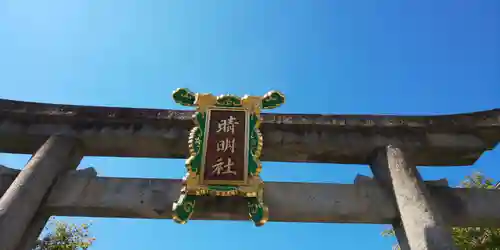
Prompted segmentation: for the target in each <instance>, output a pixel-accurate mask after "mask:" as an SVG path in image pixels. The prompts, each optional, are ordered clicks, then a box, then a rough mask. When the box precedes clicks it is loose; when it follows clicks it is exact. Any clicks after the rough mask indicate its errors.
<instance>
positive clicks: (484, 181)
mask: <svg viewBox="0 0 500 250" xmlns="http://www.w3.org/2000/svg"><path fill="white" fill-rule="evenodd" d="M499 186H500V185H499V184H498V183H497V184H495V183H494V181H493V180H492V179H490V178H486V177H485V176H484V175H483V174H481V173H479V172H476V173H474V174H472V175H471V176H466V178H465V180H464V181H462V183H461V184H460V186H459V187H461V188H484V189H499ZM452 233H453V239H454V241H455V244H456V245H457V247H458V248H459V249H463V250H498V249H500V228H483V227H465V228H458V227H456V228H453V232H452ZM394 235H395V234H394V230H392V229H389V230H385V231H383V232H382V236H394ZM393 249H400V248H399V246H397V245H396V246H394V247H393Z"/></svg>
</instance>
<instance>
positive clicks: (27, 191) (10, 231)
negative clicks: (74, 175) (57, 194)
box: [0, 136, 82, 250]
mask: <svg viewBox="0 0 500 250" xmlns="http://www.w3.org/2000/svg"><path fill="white" fill-rule="evenodd" d="M81 159H82V154H81V151H80V149H79V146H78V141H77V140H76V139H74V138H68V137H63V136H51V137H50V138H49V139H48V140H47V141H46V142H45V143H44V144H43V145H42V147H41V148H40V149H39V150H38V151H37V152H36V153H35V154H34V155H33V156H32V157H31V159H30V160H29V161H28V163H27V164H26V166H25V167H24V169H23V170H22V171H21V172H20V173H19V175H18V176H17V177H16V179H15V180H14V182H13V183H12V184H11V185H10V187H9V189H7V191H6V192H5V194H4V195H3V196H2V197H1V198H0V249H2V250H15V249H16V247H17V246H18V245H19V244H20V243H21V242H20V241H21V239H22V237H23V235H24V234H25V231H26V230H27V229H28V228H29V227H30V223H31V222H32V221H33V219H34V218H35V215H36V214H37V211H38V209H39V207H40V205H41V204H42V202H43V199H44V197H45V196H46V195H47V193H48V191H49V189H50V187H51V186H52V184H53V183H54V182H55V181H56V179H57V177H58V176H59V175H60V174H61V173H63V172H64V171H65V170H67V169H70V168H72V167H73V168H76V166H78V164H79V162H80V160H81Z"/></svg>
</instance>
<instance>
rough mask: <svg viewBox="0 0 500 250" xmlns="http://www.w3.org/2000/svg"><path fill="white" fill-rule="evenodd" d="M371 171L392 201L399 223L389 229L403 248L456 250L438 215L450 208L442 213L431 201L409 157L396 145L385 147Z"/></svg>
mask: <svg viewBox="0 0 500 250" xmlns="http://www.w3.org/2000/svg"><path fill="white" fill-rule="evenodd" d="M371 168H372V171H373V174H374V176H375V178H376V179H377V181H378V182H379V184H380V186H381V187H382V188H383V189H385V190H386V192H387V193H388V194H390V196H391V198H393V200H395V203H396V206H397V208H398V211H399V214H400V218H401V224H399V222H398V223H393V227H394V228H395V229H394V230H395V232H396V235H397V236H398V241H400V242H403V243H404V244H405V246H404V248H405V249H412V250H455V249H457V248H456V246H455V244H454V241H453V238H452V236H451V227H450V225H448V224H447V223H446V222H445V220H444V217H443V213H442V211H447V210H448V209H452V208H448V209H447V210H442V208H441V207H439V206H438V204H437V203H436V201H435V200H434V199H432V197H431V194H430V191H429V190H428V187H427V185H425V183H424V181H423V180H422V177H421V176H420V174H419V172H418V170H417V168H416V166H415V165H413V164H412V162H411V157H409V154H405V153H404V152H403V150H402V149H401V148H399V147H397V146H393V145H389V146H386V147H384V148H381V149H379V150H378V152H377V155H376V157H374V159H373V164H372V165H371ZM393 204H394V203H393ZM398 231H400V232H399V233H398ZM406 244H407V245H406Z"/></svg>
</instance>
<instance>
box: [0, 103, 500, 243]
mask: <svg viewBox="0 0 500 250" xmlns="http://www.w3.org/2000/svg"><path fill="white" fill-rule="evenodd" d="M192 115H193V112H191V111H179V110H158V109H132V108H111V107H89V106H73V105H57V104H42V103H31V102H21V101H12V100H0V152H5V153H22V154H33V156H32V158H31V159H30V160H29V162H28V163H27V165H26V166H25V167H24V169H22V170H15V169H10V168H7V167H4V166H0V195H1V198H0V250H27V249H30V247H31V246H32V245H33V243H34V241H35V239H36V238H37V237H38V235H39V234H40V232H41V229H42V228H43V226H44V225H45V223H46V221H47V220H48V218H49V216H51V215H60V216H88V217H126V218H172V203H174V202H175V201H176V199H177V198H178V197H179V190H180V188H181V185H182V183H181V180H171V179H134V178H112V177H99V176H97V174H96V172H95V170H93V169H92V168H88V169H83V170H74V169H75V168H76V167H77V166H78V164H79V162H80V160H81V159H82V157H84V156H115V157H154V158H187V157H188V156H189V154H190V153H189V150H188V144H187V143H188V141H187V138H188V134H189V131H190V130H191V128H192V127H193V121H192ZM260 130H261V132H262V134H263V137H264V138H265V143H264V148H263V150H262V156H261V160H263V161H279V162H315V163H342V164H367V165H369V166H370V168H371V169H372V171H373V173H374V177H375V179H376V180H372V179H371V178H369V177H365V176H358V177H357V178H356V180H355V181H354V184H313V183H290V182H286V183H285V182H266V183H265V193H264V200H265V203H266V205H267V206H268V207H269V211H270V213H269V221H273V222H323V223H375V224H392V225H393V227H394V228H395V231H396V236H397V238H398V241H399V243H400V245H401V247H402V249H412V250H416V249H432V250H437V249H439V250H441V249H443V250H444V249H455V246H453V241H452V237H451V234H450V231H451V230H450V227H451V226H480V227H486V226H488V227H500V213H499V212H498V211H500V190H482V189H461V188H450V187H448V186H447V184H446V181H445V180H444V181H429V182H424V181H423V180H422V178H421V176H420V175H419V173H418V171H417V169H416V166H435V167H445V166H467V165H472V164H473V163H474V162H475V161H476V160H477V159H478V158H479V157H480V156H481V154H482V153H483V152H485V151H486V150H491V149H493V148H494V147H495V146H496V144H497V143H498V141H499V140H500V109H496V110H490V111H484V112H476V113H469V114H457V115H443V116H383V115H301V114H262V124H261V128H260ZM196 207H197V208H196V211H195V212H194V214H193V216H192V218H191V219H194V220H248V208H247V203H246V202H245V200H244V199H241V197H211V196H206V197H200V198H199V199H198V200H197V203H196Z"/></svg>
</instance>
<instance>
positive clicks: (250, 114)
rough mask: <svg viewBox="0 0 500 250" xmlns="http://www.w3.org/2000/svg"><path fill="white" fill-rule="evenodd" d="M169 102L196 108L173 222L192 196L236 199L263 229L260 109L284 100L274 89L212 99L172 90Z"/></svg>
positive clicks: (184, 214) (186, 213)
mask: <svg viewBox="0 0 500 250" xmlns="http://www.w3.org/2000/svg"><path fill="white" fill-rule="evenodd" d="M173 99H174V101H175V102H177V103H179V104H181V105H183V106H194V107H196V113H195V114H194V115H193V118H194V121H195V127H194V128H193V129H192V130H191V132H190V134H189V152H190V157H189V158H188V159H187V160H186V169H187V173H186V175H185V176H184V178H183V181H182V189H181V194H180V197H179V199H178V200H177V201H176V202H174V204H173V207H172V210H173V219H174V220H175V221H176V222H177V223H180V224H184V223H186V222H187V221H188V220H189V218H190V217H191V215H192V214H193V211H194V208H195V204H196V198H197V197H198V196H207V195H211V196H242V197H244V198H245V199H246V200H247V203H248V211H249V216H250V219H251V220H252V221H253V222H254V223H255V225H257V226H262V225H264V224H265V223H266V222H267V220H268V216H269V211H268V208H267V206H266V205H265V204H264V201H263V193H264V192H263V191H264V183H263V181H262V179H261V178H260V176H259V174H260V171H261V169H262V164H261V162H260V160H259V158H260V154H261V152H262V146H263V138H262V134H261V133H260V131H259V126H260V111H261V109H273V108H276V107H279V106H280V105H281V104H283V103H284V102H285V97H284V95H283V94H282V93H280V92H278V91H270V92H268V93H267V94H266V95H264V96H248V95H246V96H244V97H243V98H240V97H237V96H233V95H221V96H217V97H216V96H213V95H211V94H201V93H196V94H195V93H193V92H191V91H189V90H188V89H185V88H179V89H177V90H175V91H174V93H173Z"/></svg>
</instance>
